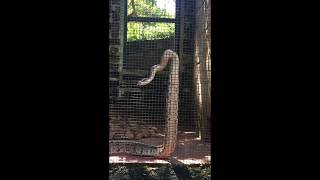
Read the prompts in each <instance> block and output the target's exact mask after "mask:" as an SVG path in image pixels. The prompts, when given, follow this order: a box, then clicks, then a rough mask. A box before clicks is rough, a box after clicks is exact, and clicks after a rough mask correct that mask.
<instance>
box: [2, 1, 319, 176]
mask: <svg viewBox="0 0 320 180" xmlns="http://www.w3.org/2000/svg"><path fill="white" fill-rule="evenodd" d="M2 7H3V8H4V9H5V10H6V11H2V12H3V16H2V17H3V21H2V30H4V32H3V33H2V36H3V38H2V43H3V46H2V47H3V48H2V51H3V53H2V55H3V57H2V58H1V61H2V65H1V68H3V71H1V72H2V73H3V75H2V77H3V78H4V80H3V81H2V90H4V92H3V93H2V95H3V98H2V102H3V104H4V105H3V107H4V108H3V111H4V113H2V114H3V115H4V117H3V118H1V120H2V123H3V125H2V126H1V127H2V128H3V129H4V130H3V131H1V132H2V133H3V135H2V137H3V138H4V140H3V141H2V150H4V152H3V153H2V155H3V158H2V162H3V163H4V165H5V166H3V167H4V168H5V169H4V172H6V174H5V175H6V176H7V175H8V176H7V177H9V178H8V179H17V178H18V176H19V178H21V177H23V178H26V179H28V178H31V179H48V178H53V179H82V178H83V179H106V177H107V175H106V173H107V172H108V169H107V162H108V161H107V157H108V156H107V148H106V147H107V143H106V139H107V138H106V137H105V135H106V134H107V132H106V131H107V124H106V114H107V106H106V104H107V102H106V101H105V100H106V99H107V96H106V95H107V89H108V88H107V83H106V79H107V78H106V76H107V74H108V73H107V61H106V60H107V58H106V57H107V51H106V47H107V45H108V44H107V43H108V42H107V41H106V32H107V24H106V22H107V18H106V14H107V12H106V11H107V10H108V8H107V7H108V4H107V2H104V1H90V2H89V1H87V2H81V1H68V2H66V1H54V2H45V3H44V2H34V1H32V2H12V4H10V5H6V6H2ZM212 7H213V13H212V14H213V17H212V19H213V20H214V21H213V22H214V23H212V24H213V28H212V29H213V33H212V34H213V41H212V42H213V49H214V53H213V64H214V65H213V66H214V79H215V81H216V83H215V87H214V96H213V99H212V101H213V104H214V106H213V117H214V119H213V128H214V132H213V135H212V136H213V138H214V143H213V147H214V154H213V155H214V158H213V163H214V164H213V165H214V168H213V169H214V174H215V176H216V178H217V179H219V178H220V179H234V178H237V179H262V178H268V179H276V178H282V179H288V178H292V177H302V178H303V179H309V177H307V176H312V177H314V175H316V173H312V172H313V171H312V170H313V169H314V168H316V167H317V166H314V165H311V161H314V162H317V160H316V156H317V153H316V152H317V151H316V148H315V147H316V144H317V140H316V137H317V135H316V132H317V129H316V127H317V126H315V123H316V121H317V119H319V118H316V116H314V115H313V114H312V113H311V110H316V109H317V108H316V107H317V106H316V105H311V103H313V104H316V103H317V100H316V94H312V92H317V91H316V89H315V87H316V85H317V82H318V81H317V80H316V77H317V76H316V72H317V66H315V65H311V66H310V65H309V64H310V63H311V62H316V61H317V59H319V58H316V57H315V56H313V55H315V54H316V53H311V51H312V50H317V46H316V45H311V42H310V41H312V42H317V41H316V36H317V33H313V34H312V32H317V31H316V29H315V26H316V23H315V22H317V21H315V20H312V18H315V17H316V16H315V15H314V14H313V12H315V11H313V10H311V9H310V10H309V9H307V7H306V5H302V4H300V3H294V2H290V3H286V2H282V3H280V2H279V1H277V2H270V1H268V2H264V1H262V2H260V1H259V2H257V1H233V2H231V1H228V2H227V1H223V2H222V1H219V0H217V1H213V3H212ZM311 7H312V6H311ZM313 7H315V6H313ZM307 65H308V67H307ZM310 101H311V102H310ZM312 152H315V153H312ZM233 176H234V177H233Z"/></svg>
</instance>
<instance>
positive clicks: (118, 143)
mask: <svg viewBox="0 0 320 180" xmlns="http://www.w3.org/2000/svg"><path fill="white" fill-rule="evenodd" d="M169 60H171V61H172V63H171V68H170V75H169V85H168V96H167V113H166V128H165V137H164V142H163V143H162V145H159V146H153V145H149V144H145V143H141V142H135V141H130V140H109V154H118V153H126V154H131V155H140V156H155V157H168V156H170V155H171V154H172V153H173V152H174V150H175V147H176V142H177V132H178V103H179V57H178V55H177V53H176V52H174V51H172V50H170V49H168V50H165V51H164V53H163V55H162V57H161V61H160V64H157V65H154V66H152V67H151V71H150V75H149V77H148V78H144V79H142V80H141V81H139V82H138V84H137V85H138V86H145V85H147V84H149V83H150V82H151V81H152V80H153V79H154V77H155V75H156V73H157V72H159V71H162V70H163V69H165V67H166V66H167V64H168V62H169Z"/></svg>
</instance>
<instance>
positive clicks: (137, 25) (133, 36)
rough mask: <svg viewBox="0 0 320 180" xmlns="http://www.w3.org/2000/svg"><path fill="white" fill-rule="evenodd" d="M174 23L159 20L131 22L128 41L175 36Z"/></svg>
mask: <svg viewBox="0 0 320 180" xmlns="http://www.w3.org/2000/svg"><path fill="white" fill-rule="evenodd" d="M174 32H175V24H174V23H158V22H148V23H145V22H129V23H128V32H127V33H128V36H127V39H128V41H129V42H130V41H137V40H155V39H164V38H169V37H170V36H174Z"/></svg>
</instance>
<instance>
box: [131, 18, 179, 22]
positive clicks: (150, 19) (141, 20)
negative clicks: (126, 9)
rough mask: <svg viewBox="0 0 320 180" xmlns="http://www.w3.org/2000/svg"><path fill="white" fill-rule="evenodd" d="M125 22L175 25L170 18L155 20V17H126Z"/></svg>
mask: <svg viewBox="0 0 320 180" xmlns="http://www.w3.org/2000/svg"><path fill="white" fill-rule="evenodd" d="M127 21H128V22H129V21H135V22H166V23H175V22H176V19H170V18H157V17H154V18H153V17H127Z"/></svg>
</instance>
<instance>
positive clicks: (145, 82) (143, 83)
mask: <svg viewBox="0 0 320 180" xmlns="http://www.w3.org/2000/svg"><path fill="white" fill-rule="evenodd" d="M147 80H148V78H144V79H142V80H140V81H139V82H138V84H137V86H144V85H146V84H148V82H147Z"/></svg>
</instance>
